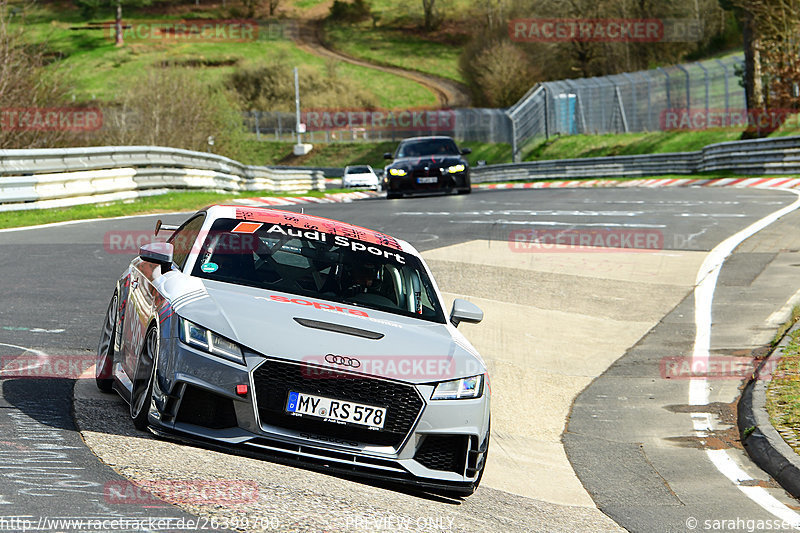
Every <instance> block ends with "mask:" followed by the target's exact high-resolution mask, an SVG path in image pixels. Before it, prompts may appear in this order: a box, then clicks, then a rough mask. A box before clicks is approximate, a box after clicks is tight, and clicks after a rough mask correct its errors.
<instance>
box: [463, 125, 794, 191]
mask: <svg viewBox="0 0 800 533" xmlns="http://www.w3.org/2000/svg"><path fill="white" fill-rule="evenodd" d="M720 171H721V172H731V173H734V174H759V175H760V174H765V175H768V174H800V137H796V136H795V137H778V138H775V139H754V140H747V141H729V142H724V143H717V144H711V145H708V146H706V147H705V148H703V149H702V150H699V151H697V152H678V153H668V154H649V155H632V156H611V157H587V158H580V159H553V160H544V161H530V162H526V163H507V164H501V165H486V166H480V167H473V168H472V171H471V172H472V182H473V183H483V182H488V181H515V180H546V179H576V178H590V177H591V178H612V177H613V178H637V177H642V176H659V175H664V174H698V173H701V172H720Z"/></svg>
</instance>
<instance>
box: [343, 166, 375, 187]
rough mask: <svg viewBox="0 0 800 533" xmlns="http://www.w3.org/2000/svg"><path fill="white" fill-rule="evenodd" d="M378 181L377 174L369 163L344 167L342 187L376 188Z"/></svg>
mask: <svg viewBox="0 0 800 533" xmlns="http://www.w3.org/2000/svg"><path fill="white" fill-rule="evenodd" d="M379 183H380V182H379V181H378V176H377V175H376V174H375V171H374V170H373V169H372V167H371V166H369V165H353V166H347V167H345V168H344V175H342V187H343V188H345V189H347V188H349V187H369V188H370V189H374V190H378V187H379Z"/></svg>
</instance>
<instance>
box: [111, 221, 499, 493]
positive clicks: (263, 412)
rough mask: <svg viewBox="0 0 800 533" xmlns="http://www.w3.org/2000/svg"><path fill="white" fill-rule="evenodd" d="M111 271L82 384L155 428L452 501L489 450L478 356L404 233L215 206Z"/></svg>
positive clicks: (475, 479)
mask: <svg viewBox="0 0 800 533" xmlns="http://www.w3.org/2000/svg"><path fill="white" fill-rule="evenodd" d="M159 227H160V228H161V229H167V230H172V231H173V232H174V233H173V234H172V235H171V237H170V238H169V239H168V240H167V242H154V243H151V244H147V245H145V246H143V247H142V248H141V250H140V253H139V256H138V257H136V258H135V259H134V260H133V261H131V263H130V266H129V267H128V268H127V269H126V270H125V272H124V273H123V275H122V277H121V278H120V279H119V280H118V281H117V283H116V285H115V287H114V291H113V296H112V298H111V303H110V304H109V306H108V312H107V314H106V319H105V321H104V326H103V331H102V335H101V340H100V345H99V348H98V356H97V370H96V380H97V385H98V387H99V388H100V389H101V390H103V391H106V392H109V391H112V390H115V391H116V392H117V393H119V394H120V395H121V396H122V397H123V398H124V399H125V400H126V401H127V402H128V404H129V405H130V416H131V418H132V420H133V424H134V425H135V426H136V427H137V428H139V429H148V428H149V429H150V430H151V431H153V432H154V433H156V434H157V435H161V436H164V437H170V438H179V439H183V440H187V441H190V442H194V443H199V444H202V445H206V446H212V447H220V446H222V447H225V448H228V449H233V450H235V451H237V452H239V453H248V454H250V453H254V454H257V455H258V456H266V457H271V458H275V459H278V460H282V461H289V462H292V463H302V464H304V465H309V466H313V467H321V468H324V469H326V470H327V471H336V472H342V473H349V474H357V475H362V476H367V477H372V478H378V479H386V480H391V481H397V482H401V483H408V484H412V485H415V486H416V487H418V488H419V489H421V490H431V491H436V492H444V493H447V494H454V495H469V494H471V493H472V492H474V490H475V489H476V488H477V486H478V484H479V483H480V479H481V476H482V474H483V469H484V465H485V463H486V454H487V450H488V445H489V421H490V410H489V404H490V387H489V379H488V374H487V372H486V366H485V364H484V361H483V360H482V358H481V356H480V355H479V354H478V352H477V351H476V350H475V349H474V348H473V347H472V345H470V343H469V342H468V341H467V340H466V339H465V338H464V337H463V336H462V335H461V333H459V332H458V330H457V329H456V326H458V324H459V323H460V322H479V321H480V320H481V319H482V318H483V313H482V311H481V310H480V309H478V308H477V307H476V306H475V305H473V304H471V303H469V302H467V301H465V300H460V299H456V300H455V302H454V303H453V307H452V310H451V311H450V314H449V316H447V315H446V314H445V309H444V303H443V300H442V296H441V294H440V292H439V290H438V288H437V286H436V283H435V282H434V280H433V278H432V276H431V273H430V271H429V269H428V267H427V265H426V264H425V262H424V261H423V260H422V258H421V257H420V256H419V254H418V252H417V251H416V250H415V249H414V248H413V247H412V246H411V245H410V244H408V243H407V242H404V241H402V240H399V239H395V238H392V237H390V236H388V235H385V234H383V233H380V232H376V231H372V230H369V229H365V228H361V227H358V226H353V225H350V224H346V223H342V222H336V221H333V220H328V219H325V218H320V217H314V216H308V215H302V214H295V213H291V212H287V211H279V210H271V209H263V208H252V207H241V206H225V205H218V206H212V207H209V208H206V209H203V210H201V211H199V212H197V213H195V214H194V215H192V216H191V217H189V219H188V220H186V222H184V223H183V224H182V225H181V226H180V227H177V228H174V227H167V226H161V223H160V222H159V223H158V225H157V227H156V233H158V232H159Z"/></svg>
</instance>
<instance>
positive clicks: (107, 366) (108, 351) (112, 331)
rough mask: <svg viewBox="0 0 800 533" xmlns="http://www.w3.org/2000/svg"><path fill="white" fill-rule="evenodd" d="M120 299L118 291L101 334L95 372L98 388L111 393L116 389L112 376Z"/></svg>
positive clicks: (112, 299) (110, 305)
mask: <svg viewBox="0 0 800 533" xmlns="http://www.w3.org/2000/svg"><path fill="white" fill-rule="evenodd" d="M118 301H119V297H118V296H117V293H116V291H115V292H114V296H113V297H112V298H111V302H110V303H109V304H108V310H107V311H106V318H105V322H104V323H103V332H102V333H101V334H100V344H98V345H97V361H96V365H95V371H94V380H95V383H97V388H98V389H100V390H101V391H103V392H111V391H112V389H113V387H114V378H112V377H109V376H111V374H112V368H113V365H114V344H115V343H116V341H117V302H118Z"/></svg>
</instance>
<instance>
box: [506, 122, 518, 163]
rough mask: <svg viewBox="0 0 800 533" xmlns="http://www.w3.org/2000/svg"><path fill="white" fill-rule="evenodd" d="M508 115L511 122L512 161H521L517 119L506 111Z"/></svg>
mask: <svg viewBox="0 0 800 533" xmlns="http://www.w3.org/2000/svg"><path fill="white" fill-rule="evenodd" d="M506 117H508V120H509V121H510V122H511V161H512V162H514V163H519V144H518V143H517V121H516V120H514V117H512V116H511V115H509V114H508V113H506Z"/></svg>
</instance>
